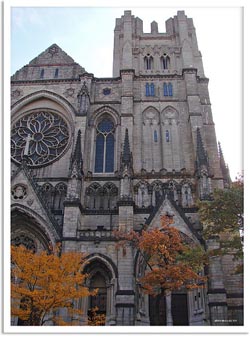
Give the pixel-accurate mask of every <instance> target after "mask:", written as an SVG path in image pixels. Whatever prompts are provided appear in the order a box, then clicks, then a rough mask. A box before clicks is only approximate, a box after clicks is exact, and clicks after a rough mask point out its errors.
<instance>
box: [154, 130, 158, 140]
mask: <svg viewBox="0 0 250 337" xmlns="http://www.w3.org/2000/svg"><path fill="white" fill-rule="evenodd" d="M157 141H158V136H157V131H156V130H154V142H157Z"/></svg>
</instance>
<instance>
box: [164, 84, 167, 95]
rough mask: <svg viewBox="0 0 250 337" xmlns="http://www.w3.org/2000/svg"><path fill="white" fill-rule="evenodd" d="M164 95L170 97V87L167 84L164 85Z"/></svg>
mask: <svg viewBox="0 0 250 337" xmlns="http://www.w3.org/2000/svg"><path fill="white" fill-rule="evenodd" d="M163 95H164V96H168V85H167V83H164V84H163Z"/></svg>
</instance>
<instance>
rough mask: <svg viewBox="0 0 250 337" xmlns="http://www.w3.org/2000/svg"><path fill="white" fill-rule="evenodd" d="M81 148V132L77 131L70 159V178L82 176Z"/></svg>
mask: <svg viewBox="0 0 250 337" xmlns="http://www.w3.org/2000/svg"><path fill="white" fill-rule="evenodd" d="M82 165H83V159H82V147H81V130H78V134H77V139H76V145H75V151H74V153H73V155H72V158H71V169H70V171H71V176H72V175H74V176H76V175H77V176H81V175H82Z"/></svg>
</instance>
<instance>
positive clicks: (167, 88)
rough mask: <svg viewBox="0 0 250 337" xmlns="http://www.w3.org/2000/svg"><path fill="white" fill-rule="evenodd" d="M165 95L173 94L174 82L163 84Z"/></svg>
mask: <svg viewBox="0 0 250 337" xmlns="http://www.w3.org/2000/svg"><path fill="white" fill-rule="evenodd" d="M163 95H164V96H173V85H172V83H170V82H169V83H164V84H163Z"/></svg>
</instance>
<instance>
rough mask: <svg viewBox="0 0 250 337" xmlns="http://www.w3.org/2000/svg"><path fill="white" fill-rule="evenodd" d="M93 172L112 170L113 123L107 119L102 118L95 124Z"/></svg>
mask: <svg viewBox="0 0 250 337" xmlns="http://www.w3.org/2000/svg"><path fill="white" fill-rule="evenodd" d="M96 131H97V135H96V153H95V172H97V173H102V172H113V171H114V148H115V146H114V145H115V144H114V142H115V139H114V123H113V122H112V121H111V120H110V119H109V118H105V119H103V120H102V121H101V122H100V123H99V124H98V125H97V130H96Z"/></svg>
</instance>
